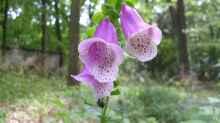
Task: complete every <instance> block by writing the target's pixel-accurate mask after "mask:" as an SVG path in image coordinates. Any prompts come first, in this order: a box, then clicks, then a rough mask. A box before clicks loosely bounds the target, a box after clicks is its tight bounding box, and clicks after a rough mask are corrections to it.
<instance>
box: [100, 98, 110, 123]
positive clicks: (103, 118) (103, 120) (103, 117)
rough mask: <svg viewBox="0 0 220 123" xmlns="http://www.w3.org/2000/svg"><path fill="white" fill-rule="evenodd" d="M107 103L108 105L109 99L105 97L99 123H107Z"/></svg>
mask: <svg viewBox="0 0 220 123" xmlns="http://www.w3.org/2000/svg"><path fill="white" fill-rule="evenodd" d="M108 103H109V97H106V98H105V99H104V107H103V108H102V115H101V119H100V120H101V123H107V119H108V116H107V110H108Z"/></svg>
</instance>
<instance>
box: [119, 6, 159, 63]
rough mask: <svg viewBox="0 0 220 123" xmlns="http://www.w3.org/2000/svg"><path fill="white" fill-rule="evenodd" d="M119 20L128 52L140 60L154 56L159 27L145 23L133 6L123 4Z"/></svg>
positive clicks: (157, 42) (147, 59) (146, 59)
mask: <svg viewBox="0 0 220 123" xmlns="http://www.w3.org/2000/svg"><path fill="white" fill-rule="evenodd" d="M120 20H121V26H122V30H123V32H124V35H125V38H126V40H127V42H126V51H127V52H128V54H130V55H131V56H133V57H135V58H137V59H138V60H139V61H142V62H145V61H150V60H152V59H153V58H155V57H156V55H157V45H159V43H160V41H161V39H162V33H161V31H160V29H159V28H158V27H156V26H155V25H150V24H147V23H145V22H144V20H143V19H142V18H141V16H140V15H139V14H138V12H137V11H136V10H135V9H134V8H131V7H129V6H127V5H125V4H123V5H122V8H121V13H120Z"/></svg>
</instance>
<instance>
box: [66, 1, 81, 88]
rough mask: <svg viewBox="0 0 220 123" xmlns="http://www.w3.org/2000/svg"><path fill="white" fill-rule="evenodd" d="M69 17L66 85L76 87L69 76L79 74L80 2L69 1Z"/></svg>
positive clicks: (76, 82)
mask: <svg viewBox="0 0 220 123" xmlns="http://www.w3.org/2000/svg"><path fill="white" fill-rule="evenodd" d="M71 1H72V4H71V15H70V31H69V33H70V34H69V35H70V47H69V66H68V82H67V84H68V85H78V84H79V82H78V81H76V80H73V79H72V78H71V76H70V75H71V74H73V75H76V74H78V73H79V60H78V55H79V53H78V50H77V49H78V44H79V40H80V32H79V31H80V30H79V29H80V25H79V19H80V0H71Z"/></svg>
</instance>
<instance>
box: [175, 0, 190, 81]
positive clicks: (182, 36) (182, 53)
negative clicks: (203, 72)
mask: <svg viewBox="0 0 220 123" xmlns="http://www.w3.org/2000/svg"><path fill="white" fill-rule="evenodd" d="M176 16H177V22H176V29H177V34H178V40H179V42H178V45H179V61H180V71H179V72H180V79H186V78H187V77H188V76H189V59H188V51H187V37H186V32H185V31H186V18H185V8H184V0H178V1H177V13H176Z"/></svg>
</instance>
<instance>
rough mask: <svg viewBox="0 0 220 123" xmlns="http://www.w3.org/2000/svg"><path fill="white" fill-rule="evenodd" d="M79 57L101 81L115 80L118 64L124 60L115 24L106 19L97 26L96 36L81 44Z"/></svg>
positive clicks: (95, 77)
mask: <svg viewBox="0 0 220 123" xmlns="http://www.w3.org/2000/svg"><path fill="white" fill-rule="evenodd" d="M78 50H79V57H80V60H81V61H82V62H83V63H84V65H85V66H88V67H87V69H88V71H89V73H90V74H91V75H92V76H93V77H94V79H96V80H97V81H99V82H100V83H107V82H113V81H115V80H116V78H117V75H118V65H119V64H121V63H122V61H123V50H122V49H121V47H120V46H119V42H118V39H117V33H116V30H115V28H114V26H113V24H112V23H111V22H110V21H109V20H108V19H105V20H103V21H102V22H101V24H100V25H99V26H98V27H97V29H96V32H95V34H94V37H92V38H90V39H86V40H84V41H83V42H82V43H80V44H79V49H78Z"/></svg>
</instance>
